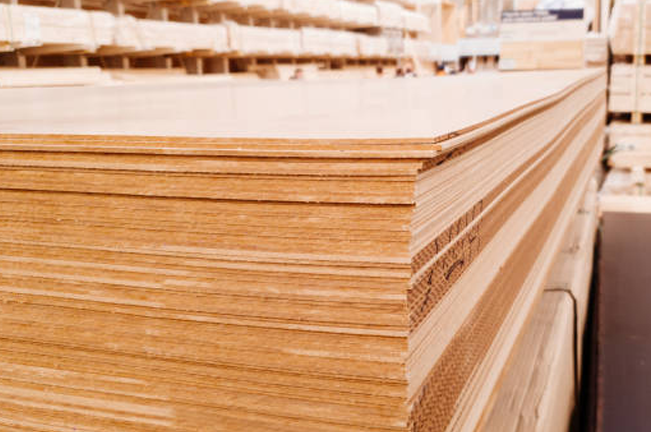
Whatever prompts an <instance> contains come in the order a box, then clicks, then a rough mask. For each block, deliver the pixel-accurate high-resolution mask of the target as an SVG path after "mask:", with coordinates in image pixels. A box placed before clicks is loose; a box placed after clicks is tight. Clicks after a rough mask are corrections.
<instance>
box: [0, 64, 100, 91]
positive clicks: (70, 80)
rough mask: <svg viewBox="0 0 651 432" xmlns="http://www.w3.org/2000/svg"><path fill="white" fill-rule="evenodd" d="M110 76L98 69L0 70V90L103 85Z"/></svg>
mask: <svg viewBox="0 0 651 432" xmlns="http://www.w3.org/2000/svg"><path fill="white" fill-rule="evenodd" d="M110 83H111V76H110V75H109V74H108V73H106V72H104V71H102V70H101V69H100V68H98V67H65V68H30V69H17V68H0V88H15V87H54V86H79V85H105V84H110Z"/></svg>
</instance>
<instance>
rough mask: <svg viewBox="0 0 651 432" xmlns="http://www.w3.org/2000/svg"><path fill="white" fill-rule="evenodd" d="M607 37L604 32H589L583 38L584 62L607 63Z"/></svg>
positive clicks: (604, 64)
mask: <svg viewBox="0 0 651 432" xmlns="http://www.w3.org/2000/svg"><path fill="white" fill-rule="evenodd" d="M608 58H609V53H608V37H607V36H606V34H605V33H593V32H590V33H588V35H587V36H586V39H585V62H586V65H588V66H607V65H608Z"/></svg>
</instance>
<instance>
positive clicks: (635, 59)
mask: <svg viewBox="0 0 651 432" xmlns="http://www.w3.org/2000/svg"><path fill="white" fill-rule="evenodd" d="M650 13H651V3H647V2H644V1H630V0H621V1H618V2H616V3H615V6H614V8H613V15H612V17H611V23H610V28H609V39H610V47H611V50H612V52H613V54H614V55H615V56H617V57H615V58H614V60H615V63H613V65H612V67H611V81H610V89H611V94H612V98H611V100H610V102H609V110H610V111H611V112H616V113H621V112H624V113H631V115H632V119H633V121H634V122H636V123H638V122H640V121H641V116H642V114H643V113H649V112H651V98H650V97H649V93H651V69H650V68H649V66H646V65H645V55H646V54H648V53H651V50H650V49H649V47H648V46H649V40H651V39H649V37H648V36H647V35H648V34H649V32H648V28H647V27H648V26H651V19H649V18H648V16H649V14H650Z"/></svg>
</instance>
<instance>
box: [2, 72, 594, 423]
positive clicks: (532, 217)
mask: <svg viewBox="0 0 651 432" xmlns="http://www.w3.org/2000/svg"><path fill="white" fill-rule="evenodd" d="M542 77H543V75H541V74H536V73H529V74H510V75H508V76H505V75H499V74H487V76H483V77H481V79H478V78H479V77H476V76H458V77H449V78H432V79H421V80H374V81H346V82H327V83H285V84H273V85H258V86H255V87H252V86H250V85H244V84H242V85H234V86H223V85H221V86H219V85H215V86H212V87H206V86H205V85H202V86H194V87H193V86H177V87H174V86H172V87H167V88H166V91H165V92H164V94H159V93H158V92H156V89H155V88H152V87H147V88H141V87H138V86H130V87H129V86H124V87H116V88H114V89H102V88H95V89H91V92H90V93H88V92H79V91H78V90H76V89H71V90H70V91H68V92H66V93H65V97H63V95H64V93H61V92H57V89H52V90H48V91H46V92H43V91H39V92H38V94H37V92H32V91H28V90H27V91H21V92H18V91H13V90H7V92H6V93H3V94H2V96H1V97H2V98H3V99H2V102H3V103H2V104H0V127H1V128H2V129H3V130H4V131H6V132H12V131H15V132H23V134H13V135H6V134H5V135H2V136H1V137H0V167H1V169H0V196H1V199H0V211H1V212H2V214H3V218H2V222H1V223H0V242H2V245H3V247H2V253H1V254H0V261H1V262H2V268H3V271H2V275H1V276H0V312H1V313H0V325H1V328H2V340H1V341H0V362H2V364H3V367H2V368H0V374H2V377H1V379H2V382H3V384H2V387H1V388H0V398H2V403H3V407H4V408H3V410H2V411H1V412H0V425H2V426H4V427H5V428H14V429H19V428H23V429H25V428H26V429H30V428H31V429H38V430H41V431H54V430H74V429H77V430H87V431H106V430H111V429H119V430H120V431H125V432H126V431H134V432H135V431H138V432H142V431H152V432H153V431H170V432H171V431H187V432H190V431H193V432H194V431H198V430H201V431H229V432H232V431H272V430H283V431H287V432H299V431H300V432H304V431H307V430H309V431H320V432H346V431H350V432H352V431H355V432H359V431H379V430H383V431H412V432H417V431H434V432H436V431H461V430H473V429H474V428H475V426H476V425H477V423H478V421H479V419H480V417H481V416H482V415H483V412H484V409H485V407H486V406H487V402H488V400H489V398H490V395H491V393H492V391H493V389H494V387H495V385H496V382H497V379H498V377H499V376H500V373H501V371H502V369H503V367H504V365H505V363H506V361H507V359H508V357H509V354H510V352H511V348H512V346H513V344H514V342H515V340H516V338H517V337H518V335H519V334H520V332H521V329H522V328H523V326H524V323H525V322H526V320H527V317H528V316H529V315H530V312H531V311H532V309H533V306H534V303H535V300H536V299H537V298H538V297H539V295H540V293H541V291H542V289H543V288H544V286H545V283H546V279H547V278H546V277H547V274H548V272H549V269H550V268H551V266H552V264H553V260H554V257H555V256H556V254H557V250H558V249H559V248H560V247H561V244H562V241H563V238H564V233H565V232H566V231H567V227H568V226H569V225H570V223H571V221H572V219H573V217H574V215H575V214H576V209H577V208H578V206H579V205H580V203H581V199H582V197H583V195H584V191H585V189H586V186H587V184H588V182H589V180H590V178H591V176H592V173H593V169H594V167H595V165H596V164H597V162H598V159H599V156H600V153H601V147H600V143H601V140H602V132H603V122H604V114H605V95H604V93H605V78H604V74H603V73H601V72H594V71H566V72H559V73H552V74H546V75H544V78H545V79H544V80H543V79H541V78H542ZM534 84H535V85H534ZM461 93H463V94H465V95H467V97H466V98H464V100H463V101H462V103H459V104H441V103H437V102H436V101H439V100H458V95H459V94H461ZM145 95H146V96H147V97H144V96H145ZM495 95H500V97H499V98H497V97H493V96H495ZM454 96H457V98H455V97H454ZM260 100H264V101H274V103H268V104H260ZM35 101H38V104H39V110H34V109H32V108H33V103H34V102H35ZM215 101H219V102H220V104H216V103H215ZM9 106H10V107H11V109H9V108H8V107H9ZM64 107H68V108H70V107H74V108H73V109H72V111H71V110H70V109H67V110H66V109H63V108H64ZM468 107H471V109H469V108H468ZM44 113H47V115H48V118H49V119H50V120H49V122H48V123H47V124H44V123H43V122H40V121H38V119H39V118H41V116H42V115H44ZM71 118H74V122H71V121H70V119H71ZM39 131H41V132H46V131H47V132H49V133H48V134H45V135H42V134H38V133H37V132H39ZM117 131H119V132H121V133H122V134H123V135H116V132H117ZM25 132H28V134H24V133H25ZM55 133H59V134H55ZM76 133H91V134H90V135H84V136H79V135H75V134H76ZM124 134H127V135H124ZM129 134H131V135H129ZM134 134H135V135H134ZM179 136H185V137H184V138H180V137H179ZM192 136H195V137H194V138H193V137H192ZM201 136H204V137H205V136H208V137H215V138H199V137H201ZM247 136H248V138H244V137H247ZM217 137H219V138H217ZM288 137H290V138H288Z"/></svg>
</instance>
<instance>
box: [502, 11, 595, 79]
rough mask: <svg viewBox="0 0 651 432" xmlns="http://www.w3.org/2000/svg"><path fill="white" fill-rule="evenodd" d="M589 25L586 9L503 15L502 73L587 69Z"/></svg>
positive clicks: (504, 13) (511, 12)
mask: <svg viewBox="0 0 651 432" xmlns="http://www.w3.org/2000/svg"><path fill="white" fill-rule="evenodd" d="M586 34H587V23H586V21H585V20H584V15H583V9H569V10H544V9H540V10H512V11H504V12H502V21H501V25H500V40H501V45H500V62H499V67H500V69H502V70H531V69H573V68H581V67H583V66H584V63H585V60H584V45H585V38H586Z"/></svg>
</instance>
